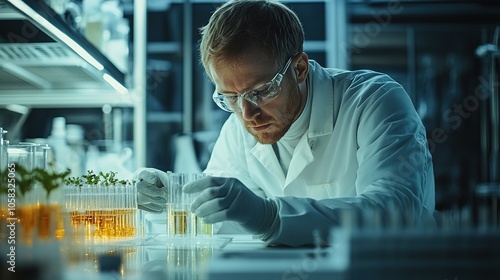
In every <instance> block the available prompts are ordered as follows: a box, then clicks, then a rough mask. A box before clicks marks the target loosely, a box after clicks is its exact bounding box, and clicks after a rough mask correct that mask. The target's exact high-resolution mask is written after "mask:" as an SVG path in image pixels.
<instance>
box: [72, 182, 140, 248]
mask: <svg viewBox="0 0 500 280" xmlns="http://www.w3.org/2000/svg"><path fill="white" fill-rule="evenodd" d="M136 196H137V192H136V188H135V186H134V185H133V184H132V183H130V182H116V183H114V184H104V183H81V184H74V183H73V184H67V185H66V187H65V197H66V211H67V213H68V215H69V221H70V227H71V228H70V233H71V234H72V237H74V238H77V239H81V238H83V239H86V240H88V239H120V238H132V237H135V236H136V234H137V226H138V224H137V198H136Z"/></svg>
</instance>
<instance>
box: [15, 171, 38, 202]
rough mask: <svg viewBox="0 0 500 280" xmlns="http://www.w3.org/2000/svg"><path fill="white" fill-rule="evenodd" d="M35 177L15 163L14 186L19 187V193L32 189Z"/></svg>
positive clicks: (22, 194) (22, 193) (23, 193)
mask: <svg viewBox="0 0 500 280" xmlns="http://www.w3.org/2000/svg"><path fill="white" fill-rule="evenodd" d="M36 181H37V178H36V177H35V176H33V173H32V172H30V171H29V170H28V169H26V168H25V167H24V166H22V165H16V186H18V187H19V193H20V194H21V196H24V195H25V194H26V193H27V192H29V191H31V190H32V189H33V186H34V185H35V183H36Z"/></svg>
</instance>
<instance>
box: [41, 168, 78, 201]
mask: <svg viewBox="0 0 500 280" xmlns="http://www.w3.org/2000/svg"><path fill="white" fill-rule="evenodd" d="M50 169H51V170H49V169H42V168H35V170H33V173H34V175H35V176H34V177H35V178H36V180H37V181H38V182H39V183H40V185H42V187H43V188H44V189H45V191H47V200H48V199H49V195H50V192H52V191H53V190H55V189H57V188H58V187H59V186H61V185H62V184H63V183H64V181H65V178H66V177H68V175H69V174H70V173H71V170H70V169H69V168H68V169H66V171H64V172H57V171H56V170H55V169H54V168H50Z"/></svg>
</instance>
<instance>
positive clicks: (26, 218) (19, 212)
mask: <svg viewBox="0 0 500 280" xmlns="http://www.w3.org/2000/svg"><path fill="white" fill-rule="evenodd" d="M37 210H38V207H37V206H36V204H30V205H21V206H17V209H16V216H17V223H18V225H19V226H20V230H19V231H18V232H19V239H20V241H21V242H22V243H24V244H28V245H30V244H32V243H33V238H34V236H35V230H36V220H37V219H36V214H37Z"/></svg>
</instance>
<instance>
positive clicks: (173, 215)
mask: <svg viewBox="0 0 500 280" xmlns="http://www.w3.org/2000/svg"><path fill="white" fill-rule="evenodd" d="M167 219H168V223H169V233H170V234H171V235H186V234H187V233H188V211H186V210H169V211H168V218H167Z"/></svg>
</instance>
